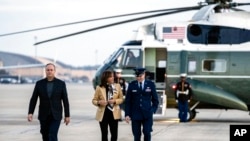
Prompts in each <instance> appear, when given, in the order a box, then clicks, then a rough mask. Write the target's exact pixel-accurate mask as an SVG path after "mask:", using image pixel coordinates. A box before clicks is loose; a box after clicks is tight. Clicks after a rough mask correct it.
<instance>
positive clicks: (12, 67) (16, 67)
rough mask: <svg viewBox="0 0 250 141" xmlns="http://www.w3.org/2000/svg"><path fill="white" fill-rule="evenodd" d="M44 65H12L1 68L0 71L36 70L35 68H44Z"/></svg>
mask: <svg viewBox="0 0 250 141" xmlns="http://www.w3.org/2000/svg"><path fill="white" fill-rule="evenodd" d="M44 66H45V65H44V64H28V65H14V66H2V67H0V70H6V69H18V68H36V67H44Z"/></svg>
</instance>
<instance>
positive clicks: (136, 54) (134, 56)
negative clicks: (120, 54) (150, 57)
mask: <svg viewBox="0 0 250 141" xmlns="http://www.w3.org/2000/svg"><path fill="white" fill-rule="evenodd" d="M124 57H125V58H124V63H123V64H124V66H126V67H127V68H135V67H141V66H142V61H141V60H142V59H141V55H140V49H128V51H127V52H126V55H125V56H124Z"/></svg>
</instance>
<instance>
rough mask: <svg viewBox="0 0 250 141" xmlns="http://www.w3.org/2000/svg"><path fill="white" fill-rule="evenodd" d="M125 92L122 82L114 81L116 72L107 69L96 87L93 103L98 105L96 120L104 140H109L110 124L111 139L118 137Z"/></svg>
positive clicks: (115, 139) (115, 140)
mask: <svg viewBox="0 0 250 141" xmlns="http://www.w3.org/2000/svg"><path fill="white" fill-rule="evenodd" d="M122 102H123V94H122V89H121V86H120V84H116V83H114V73H113V72H112V71H105V72H103V74H102V76H101V84H100V85H99V86H97V87H96V90H95V95H94V98H93V99H92V103H93V104H94V105H95V106H97V111H96V120H97V121H99V124H100V128H101V133H102V141H108V126H109V128H110V133H111V141H117V138H118V120H119V119H120V118H121V109H120V104H121V103H122Z"/></svg>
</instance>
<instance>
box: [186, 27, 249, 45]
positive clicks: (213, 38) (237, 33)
mask: <svg viewBox="0 0 250 141" xmlns="http://www.w3.org/2000/svg"><path fill="white" fill-rule="evenodd" d="M187 38H188V40H189V42H191V43H194V44H195V43H197V44H241V43H245V42H249V41H250V30H248V29H243V28H233V27H226V26H214V25H195V24H192V25H189V28H188V34H187Z"/></svg>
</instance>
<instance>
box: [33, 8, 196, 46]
mask: <svg viewBox="0 0 250 141" xmlns="http://www.w3.org/2000/svg"><path fill="white" fill-rule="evenodd" d="M199 8H200V6H197V7H192V8H189V9H183V10H173V11H170V12H163V13H159V14H153V15H149V16H143V17H139V18H134V19H130V20H125V21H120V22H115V23H111V24H107V25H103V26H98V27H94V28H90V29H87V30H83V31H80V32H75V33H71V34H67V35H64V36H60V37H56V38H52V39H48V40H44V41H40V42H37V43H35V44H34V45H39V44H43V43H47V42H51V41H55V40H59V39H62V38H67V37H70V36H75V35H78V34H83V33H87V32H90V31H95V30H99V29H103V28H107V27H111V26H116V25H120V24H124V23H129V22H134V21H139V20H144V19H148V18H154V17H159V16H165V15H169V14H175V13H180V12H186V11H191V10H197V9H199Z"/></svg>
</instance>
